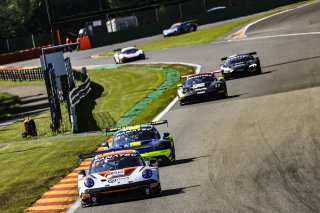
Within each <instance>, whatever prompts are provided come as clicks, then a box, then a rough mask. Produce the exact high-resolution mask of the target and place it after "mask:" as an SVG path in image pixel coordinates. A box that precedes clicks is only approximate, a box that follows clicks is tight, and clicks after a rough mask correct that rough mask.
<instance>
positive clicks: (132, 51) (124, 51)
mask: <svg viewBox="0 0 320 213" xmlns="http://www.w3.org/2000/svg"><path fill="white" fill-rule="evenodd" d="M137 51H138V49H135V48H132V49H127V50H122V51H121V53H122V54H132V53H135V52H137Z"/></svg>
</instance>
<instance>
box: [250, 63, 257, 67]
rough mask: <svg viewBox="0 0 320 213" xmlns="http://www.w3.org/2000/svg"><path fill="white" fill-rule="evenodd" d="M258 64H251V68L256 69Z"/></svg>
mask: <svg viewBox="0 0 320 213" xmlns="http://www.w3.org/2000/svg"><path fill="white" fill-rule="evenodd" d="M256 66H257V64H250V65H249V67H256Z"/></svg>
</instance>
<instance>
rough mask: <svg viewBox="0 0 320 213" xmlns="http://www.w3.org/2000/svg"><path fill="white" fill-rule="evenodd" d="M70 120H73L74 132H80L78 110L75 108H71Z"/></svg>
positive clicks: (72, 127)
mask: <svg viewBox="0 0 320 213" xmlns="http://www.w3.org/2000/svg"><path fill="white" fill-rule="evenodd" d="M70 120H71V129H72V132H73V133H74V132H78V130H79V128H78V120H77V114H76V108H75V106H73V105H71V106H70Z"/></svg>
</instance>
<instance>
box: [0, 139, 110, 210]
mask: <svg viewBox="0 0 320 213" xmlns="http://www.w3.org/2000/svg"><path fill="white" fill-rule="evenodd" d="M104 139H105V136H103V135H100V136H94V137H84V138H64V139H62V138H60V139H55V140H50V141H37V142H24V143H20V144H12V145H8V146H6V147H5V148H2V149H0V156H1V159H2V160H1V173H0V185H1V188H0V208H1V212H3V213H9V212H23V211H24V210H25V209H26V208H27V207H29V206H30V205H31V204H32V203H33V202H35V201H36V200H37V199H38V198H39V197H40V196H41V195H42V194H43V193H44V192H46V191H47V190H48V189H49V188H50V187H51V186H53V185H54V184H56V183H57V182H58V181H59V180H60V179H61V178H63V177H65V176H66V175H67V174H69V173H70V172H71V171H72V170H73V169H74V168H75V167H77V166H78V165H79V158H78V154H80V153H87V152H91V151H92V150H95V149H96V148H98V146H99V144H101V142H102V141H103V140H104Z"/></svg>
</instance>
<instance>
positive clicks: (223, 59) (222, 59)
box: [221, 52, 257, 61]
mask: <svg viewBox="0 0 320 213" xmlns="http://www.w3.org/2000/svg"><path fill="white" fill-rule="evenodd" d="M238 55H257V52H250V53H242V54H238ZM227 58H228V57H223V58H221V61H225V60H227Z"/></svg>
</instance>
